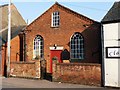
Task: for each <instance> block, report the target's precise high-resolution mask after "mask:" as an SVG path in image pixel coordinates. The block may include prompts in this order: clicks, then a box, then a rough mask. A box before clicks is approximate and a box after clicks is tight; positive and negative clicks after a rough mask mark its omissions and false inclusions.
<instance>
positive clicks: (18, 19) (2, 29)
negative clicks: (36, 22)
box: [0, 4, 27, 46]
mask: <svg viewBox="0 0 120 90" xmlns="http://www.w3.org/2000/svg"><path fill="white" fill-rule="evenodd" d="M0 16H2V17H0V46H1V45H2V44H4V43H6V42H7V35H8V34H7V33H8V4H6V5H2V6H0ZM26 26H27V24H26V22H25V21H24V19H23V18H22V16H21V15H20V13H19V12H18V10H17V8H16V7H15V6H14V4H11V39H12V38H14V37H15V36H17V35H18V34H19V33H20V32H21V31H22V30H23V28H25V27H26Z"/></svg>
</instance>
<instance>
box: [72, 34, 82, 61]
mask: <svg viewBox="0 0 120 90" xmlns="http://www.w3.org/2000/svg"><path fill="white" fill-rule="evenodd" d="M70 47H71V59H84V39H83V36H82V35H81V34H80V33H78V32H76V33H75V34H74V35H73V36H72V37H71V41H70Z"/></svg>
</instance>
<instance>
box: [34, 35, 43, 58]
mask: <svg viewBox="0 0 120 90" xmlns="http://www.w3.org/2000/svg"><path fill="white" fill-rule="evenodd" d="M43 49H44V48H43V38H42V37H41V36H40V35H37V36H36V37H35V39H34V56H35V57H38V56H39V58H43Z"/></svg>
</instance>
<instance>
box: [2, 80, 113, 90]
mask: <svg viewBox="0 0 120 90" xmlns="http://www.w3.org/2000/svg"><path fill="white" fill-rule="evenodd" d="M1 80H2V83H0V86H2V88H97V89H98V88H102V87H96V86H86V85H79V84H68V83H60V82H51V81H48V80H34V79H23V78H2V79H1ZM105 90H106V89H105ZM110 90H115V89H110Z"/></svg>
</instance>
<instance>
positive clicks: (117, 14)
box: [101, 1, 120, 23]
mask: <svg viewBox="0 0 120 90" xmlns="http://www.w3.org/2000/svg"><path fill="white" fill-rule="evenodd" d="M101 22H102V23H115V22H120V1H119V2H115V3H114V4H113V6H112V7H111V9H110V10H109V11H108V13H107V14H106V15H105V16H104V18H103V19H102V21H101Z"/></svg>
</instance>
